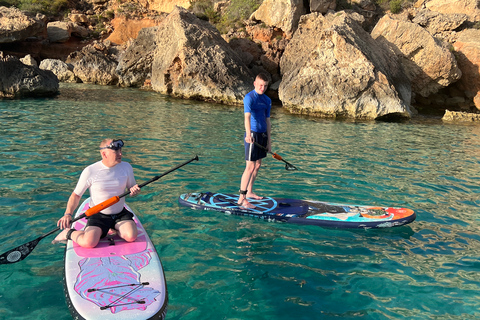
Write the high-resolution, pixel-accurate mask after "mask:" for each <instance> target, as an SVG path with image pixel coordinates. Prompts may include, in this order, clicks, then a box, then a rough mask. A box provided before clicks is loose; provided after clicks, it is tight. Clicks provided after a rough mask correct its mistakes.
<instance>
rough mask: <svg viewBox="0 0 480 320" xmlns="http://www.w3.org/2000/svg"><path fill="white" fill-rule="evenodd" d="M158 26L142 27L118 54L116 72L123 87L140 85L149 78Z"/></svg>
mask: <svg viewBox="0 0 480 320" xmlns="http://www.w3.org/2000/svg"><path fill="white" fill-rule="evenodd" d="M157 30H158V27H151V28H143V29H142V30H140V32H139V33H138V36H137V38H136V39H135V40H134V41H132V42H131V44H130V45H129V46H128V47H127V49H126V50H125V51H124V52H123V54H122V55H121V56H120V59H119V63H118V66H117V68H116V73H117V74H118V77H119V82H118V84H119V85H120V86H123V87H141V86H142V85H143V84H144V82H145V80H147V79H151V76H152V64H153V57H154V55H153V54H154V52H155V49H156V47H157V44H156V42H155V36H156V34H157Z"/></svg>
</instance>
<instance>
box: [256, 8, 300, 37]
mask: <svg viewBox="0 0 480 320" xmlns="http://www.w3.org/2000/svg"><path fill="white" fill-rule="evenodd" d="M306 12H307V10H306V8H305V7H304V5H303V1H301V0H265V1H263V2H262V4H261V5H260V7H259V8H258V9H257V11H255V12H254V13H252V15H251V16H250V19H251V20H257V21H261V22H263V23H265V24H266V25H267V26H269V27H277V28H280V29H282V30H283V31H284V32H285V33H287V34H288V35H290V36H291V35H292V34H293V33H294V32H295V30H297V27H298V21H299V20H300V17H301V16H302V15H304V14H305V13H306Z"/></svg>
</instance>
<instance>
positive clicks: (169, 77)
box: [152, 7, 253, 104]
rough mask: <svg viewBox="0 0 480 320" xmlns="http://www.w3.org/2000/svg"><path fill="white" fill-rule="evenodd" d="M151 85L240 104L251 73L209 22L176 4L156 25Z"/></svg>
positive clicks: (166, 91) (182, 94)
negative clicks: (157, 25) (159, 23)
mask: <svg viewBox="0 0 480 320" xmlns="http://www.w3.org/2000/svg"><path fill="white" fill-rule="evenodd" d="M155 42H156V45H157V47H156V50H155V53H154V60H153V66H152V88H153V89H154V90H156V91H159V92H161V93H164V94H171V95H174V96H178V97H183V98H189V99H201V100H208V101H214V102H219V103H225V104H242V103H243V97H244V96H245V94H246V93H248V92H249V91H251V90H252V89H253V86H252V84H253V75H252V73H251V72H250V71H249V70H248V68H247V67H246V66H245V64H244V63H243V62H242V60H241V59H240V57H239V56H238V55H237V54H236V53H235V52H234V51H233V50H232V49H231V48H230V47H229V46H228V44H227V43H226V42H225V40H224V39H223V38H222V37H221V36H220V33H219V32H218V30H217V29H215V28H214V27H213V26H212V25H211V24H210V23H208V22H206V21H203V20H200V19H198V18H197V17H196V16H194V15H193V14H191V13H190V12H189V11H187V10H186V9H183V8H180V7H176V8H175V9H174V10H173V11H172V13H170V14H169V15H168V17H167V18H166V19H165V21H164V22H163V23H162V24H161V25H160V26H159V27H158V30H157V33H156V37H155Z"/></svg>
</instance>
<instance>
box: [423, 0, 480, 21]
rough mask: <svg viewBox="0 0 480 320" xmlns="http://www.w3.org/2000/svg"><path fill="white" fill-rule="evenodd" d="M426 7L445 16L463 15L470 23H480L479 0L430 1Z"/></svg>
mask: <svg viewBox="0 0 480 320" xmlns="http://www.w3.org/2000/svg"><path fill="white" fill-rule="evenodd" d="M425 7H426V8H427V9H429V10H432V11H436V12H440V13H444V14H450V13H463V14H466V15H467V16H468V19H469V20H470V21H474V22H476V21H480V9H479V8H478V1H477V0H430V1H427V2H426V3H425Z"/></svg>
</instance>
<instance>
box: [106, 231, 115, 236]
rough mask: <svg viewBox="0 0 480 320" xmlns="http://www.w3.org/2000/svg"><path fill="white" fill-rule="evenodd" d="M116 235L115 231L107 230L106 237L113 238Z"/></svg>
mask: <svg viewBox="0 0 480 320" xmlns="http://www.w3.org/2000/svg"><path fill="white" fill-rule="evenodd" d="M116 234H117V230H115V229H110V230H108V234H107V235H108V236H115V235H116Z"/></svg>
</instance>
